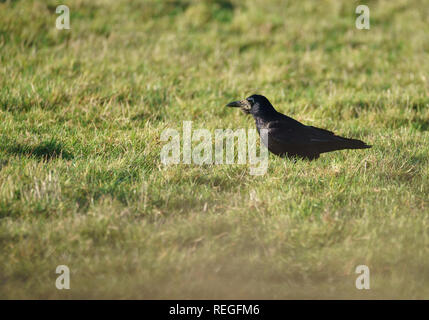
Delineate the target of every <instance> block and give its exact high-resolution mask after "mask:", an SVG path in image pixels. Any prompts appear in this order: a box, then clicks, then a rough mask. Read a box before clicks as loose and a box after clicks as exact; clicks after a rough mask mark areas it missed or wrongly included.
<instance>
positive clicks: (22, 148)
mask: <svg viewBox="0 0 429 320" xmlns="http://www.w3.org/2000/svg"><path fill="white" fill-rule="evenodd" d="M4 150H5V151H6V153H8V154H11V155H22V156H27V157H35V158H39V159H44V160H52V159H55V158H61V159H66V160H70V159H73V154H72V153H70V152H69V151H67V150H66V149H65V147H64V146H63V145H62V144H61V143H59V142H57V141H55V140H48V141H43V142H41V143H39V144H38V145H36V146H28V145H22V144H19V143H16V144H14V145H10V146H7V147H6V148H5V149H4Z"/></svg>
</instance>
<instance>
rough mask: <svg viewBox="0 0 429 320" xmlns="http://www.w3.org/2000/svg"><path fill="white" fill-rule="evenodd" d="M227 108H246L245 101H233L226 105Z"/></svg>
mask: <svg viewBox="0 0 429 320" xmlns="http://www.w3.org/2000/svg"><path fill="white" fill-rule="evenodd" d="M226 106H227V107H234V108H243V107H244V106H245V103H244V100H241V101H233V102H230V103H228V104H227V105H226Z"/></svg>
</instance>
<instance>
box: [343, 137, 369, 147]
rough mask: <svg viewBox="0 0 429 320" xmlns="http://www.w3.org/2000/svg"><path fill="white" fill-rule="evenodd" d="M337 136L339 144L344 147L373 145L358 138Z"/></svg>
mask: <svg viewBox="0 0 429 320" xmlns="http://www.w3.org/2000/svg"><path fill="white" fill-rule="evenodd" d="M337 138H338V144H339V146H341V148H342V149H367V148H371V147H372V146H370V145H368V144H366V143H365V142H363V141H361V140H358V139H349V138H343V137H337Z"/></svg>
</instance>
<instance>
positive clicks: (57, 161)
mask: <svg viewBox="0 0 429 320" xmlns="http://www.w3.org/2000/svg"><path fill="white" fill-rule="evenodd" d="M60 4H65V5H67V6H69V8H70V26H71V29H70V30H57V29H56V28H55V22H56V19H57V17H58V16H59V14H56V12H55V9H56V6H57V5H60ZM359 4H366V5H368V7H369V8H370V23H371V24H370V29H369V30H359V29H357V28H356V27H355V20H356V18H357V16H358V15H357V14H356V13H355V9H356V7H357V5H359ZM428 34H429V1H417V0H416V1H406V0H398V1H388V0H379V1H364V2H362V3H361V2H358V1H338V0H331V1H328V0H326V1H310V0H308V1H283V0H273V1H263V0H252V1H246V2H244V1H238V0H201V1H185V0H183V1H181V0H178V1H132V0H103V1H102V0H73V1H72V0H70V1H61V2H59V1H53V0H47V1H42V0H25V1H23V0H21V1H19V0H14V1H10V0H0V298H3V299H12V298H18V299H21V298H29V299H38V298H42V299H54V298H59V299H77V298H84V299H87V298H88V299H95V298H114V299H116V298H118V299H125V298H130V299H147V298H153V299H162V298H196V299H200V298H264V299H289V298H305V299H307V298H316V299H323V298H328V299H331V298H339V299H344V298H351V299H361V298H364V299H373V298H375V299H384V298H412V299H414V298H417V299H423V298H426V299H428V298H429V259H428V257H429V196H428V194H429V139H428V138H429V96H428V91H429V37H428ZM253 93H260V94H263V95H265V96H267V97H268V98H269V99H270V101H271V102H272V103H273V104H274V106H275V107H276V108H277V110H278V111H280V112H282V113H285V114H287V115H289V116H291V117H293V118H295V119H297V120H299V121H302V122H304V123H305V124H309V125H314V126H318V127H322V128H326V129H329V130H333V131H335V132H336V133H337V134H340V135H343V136H349V137H354V138H358V139H362V140H364V141H365V142H367V143H369V144H371V145H373V147H372V148H371V149H367V150H350V151H339V152H333V153H329V154H324V155H322V156H321V157H320V159H318V160H315V161H311V162H309V161H303V160H299V161H296V162H294V161H291V160H288V159H282V158H278V157H276V156H274V155H270V157H269V167H268V171H267V173H266V174H265V175H262V176H254V175H250V174H249V165H243V164H233V165H227V164H223V165H215V164H213V165H204V166H200V165H196V164H183V163H181V164H177V165H169V166H167V165H164V164H162V163H161V161H160V152H161V148H162V147H163V145H164V142H162V141H160V136H161V133H162V132H163V130H165V129H167V128H172V129H177V130H179V131H180V130H181V128H182V123H183V121H193V129H199V128H206V129H209V130H210V131H211V132H213V131H214V130H215V129H217V128H225V129H226V128H230V129H237V128H246V129H247V128H254V122H253V120H252V119H251V118H250V117H246V116H245V115H244V114H242V113H241V112H238V110H235V109H230V108H225V104H226V103H228V102H230V101H232V100H238V99H243V98H245V97H247V96H249V95H251V94H253ZM58 265H67V266H68V267H69V268H70V272H71V275H70V290H57V289H56V287H55V281H56V278H57V277H58V274H56V273H55V270H56V267H57V266H58ZM358 265H367V266H368V267H369V269H370V285H371V288H370V290H358V289H356V287H355V280H356V278H357V276H358V274H356V273H355V268H356V267H357V266H358Z"/></svg>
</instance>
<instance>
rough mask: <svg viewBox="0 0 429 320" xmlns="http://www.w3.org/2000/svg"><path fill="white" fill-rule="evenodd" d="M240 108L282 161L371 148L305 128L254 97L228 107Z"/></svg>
mask: <svg viewBox="0 0 429 320" xmlns="http://www.w3.org/2000/svg"><path fill="white" fill-rule="evenodd" d="M227 106H228V107H239V108H241V110H242V111H243V112H244V113H246V114H251V115H252V116H253V118H254V119H255V124H256V128H257V129H258V132H259V134H260V130H261V129H267V130H268V142H266V141H264V140H263V143H264V144H265V146H266V147H267V148H268V150H270V151H271V152H272V153H274V154H276V155H278V156H281V157H284V156H286V157H292V158H293V157H298V158H303V159H309V160H313V159H317V158H319V156H320V154H321V153H324V152H330V151H335V150H342V149H366V148H371V146H370V145H367V144H366V143H365V142H363V141H360V140H356V139H348V138H343V137H339V136H336V135H335V134H334V133H333V132H331V131H328V130H325V129H320V128H316V127H313V126H306V125H304V124H302V123H300V122H298V121H296V120H295V119H292V118H290V117H288V116H285V115H284V114H281V113H280V112H277V111H276V110H275V109H274V107H273V106H272V105H271V103H270V102H269V101H268V99H267V98H265V97H264V96H261V95H257V94H254V95H252V96H250V97H248V98H246V99H244V100H241V101H234V102H231V103H228V104H227Z"/></svg>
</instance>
